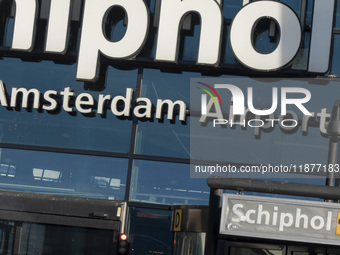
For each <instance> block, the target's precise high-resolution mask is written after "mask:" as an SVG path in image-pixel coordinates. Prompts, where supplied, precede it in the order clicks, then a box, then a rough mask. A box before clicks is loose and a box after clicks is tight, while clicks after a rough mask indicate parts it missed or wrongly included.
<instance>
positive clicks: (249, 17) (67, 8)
mask: <svg viewBox="0 0 340 255" xmlns="http://www.w3.org/2000/svg"><path fill="white" fill-rule="evenodd" d="M240 1H241V0H240ZM13 2H14V4H15V7H16V8H15V10H16V12H15V23H14V30H13V38H12V45H11V50H12V51H24V52H25V51H26V52H29V51H31V50H32V49H33V48H34V35H35V30H36V22H37V13H38V3H37V2H38V1H37V0H13ZM222 4H223V2H222V3H221V0H216V1H215V0H161V2H160V8H159V10H156V12H159V13H155V15H154V16H155V17H156V16H157V17H158V20H157V21H156V22H158V23H157V24H156V26H158V32H157V34H156V36H157V39H156V45H155V46H156V47H155V48H156V53H155V57H154V61H155V62H162V63H163V66H164V64H165V63H172V64H176V63H177V57H178V51H179V43H178V41H179V30H180V27H181V26H180V23H181V22H182V20H183V18H184V17H185V16H186V15H187V14H188V13H197V14H199V16H200V18H201V30H200V39H199V47H198V53H197V63H196V65H201V66H211V67H218V66H219V65H220V63H219V62H220V56H221V42H222V39H224V38H225V37H226V35H225V34H223V24H224V17H223V14H222V11H221V6H222ZM334 5H335V1H334V0H315V1H314V8H313V22H312V26H311V40H310V49H309V56H308V65H307V72H309V73H314V74H318V73H319V74H323V73H326V72H327V71H328V69H329V61H330V60H329V59H330V52H331V41H332V30H333V16H334ZM71 6H72V5H71V0H51V4H50V10H49V18H48V26H47V35H46V41H45V46H44V47H45V49H44V50H45V53H53V54H61V55H62V54H65V53H66V51H67V44H68V37H69V36H68V34H69V30H70V28H69V24H70V16H71V15H70V13H71ZM114 7H118V8H121V9H123V10H124V12H125V14H126V17H127V18H126V21H127V24H126V31H125V34H124V36H123V37H122V38H121V39H120V40H119V41H111V40H109V39H108V38H107V36H105V33H104V32H103V26H104V22H105V20H106V19H107V15H108V12H109V11H110V10H111V9H112V8H114ZM263 18H269V19H271V20H274V21H275V23H276V24H277V26H278V27H279V32H280V37H279V42H278V45H277V47H276V49H275V50H274V51H272V52H270V53H266V54H264V53H260V52H258V51H257V50H256V49H255V47H254V42H253V41H252V33H253V30H254V29H253V28H254V26H255V25H256V24H257V22H258V21H259V20H260V19H263ZM153 22H154V23H155V20H154V21H153ZM150 23H151V22H150V13H149V9H148V6H147V5H146V3H145V2H144V1H143V0H129V1H126V0H105V1H104V0H85V1H84V11H83V19H82V27H81V35H80V46H79V52H78V65H77V73H76V78H77V79H78V80H83V81H93V80H96V79H97V78H98V70H99V65H100V57H104V58H106V59H113V60H126V61H129V60H136V57H137V56H138V54H139V53H140V52H141V51H142V49H143V47H144V45H145V42H146V41H147V38H148V32H149V31H148V30H149V27H150ZM302 38H303V32H302V26H301V23H300V20H299V18H298V17H297V16H296V14H295V12H294V11H293V10H292V9H291V8H290V7H288V6H287V5H285V4H283V3H280V2H277V1H256V2H252V3H249V4H247V5H245V6H244V7H243V8H241V10H240V11H239V12H238V13H237V15H236V16H235V18H234V20H233V21H232V25H231V28H230V38H229V39H228V40H230V42H231V47H232V50H233V53H234V55H235V57H236V58H237V59H238V60H239V62H240V63H241V64H242V65H244V66H245V67H248V68H250V69H252V70H255V71H260V72H261V71H266V72H274V71H276V70H278V69H282V68H285V67H286V66H287V65H288V64H289V63H290V62H291V61H292V60H293V59H294V57H295V56H296V55H297V53H298V51H299V49H300V45H301V40H302ZM179 68H180V66H179Z"/></svg>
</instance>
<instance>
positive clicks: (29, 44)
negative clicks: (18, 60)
mask: <svg viewBox="0 0 340 255" xmlns="http://www.w3.org/2000/svg"><path fill="white" fill-rule="evenodd" d="M36 15H37V2H36V0H15V21H14V31H13V41H12V50H25V51H30V50H32V49H33V35H34V24H35V19H36Z"/></svg>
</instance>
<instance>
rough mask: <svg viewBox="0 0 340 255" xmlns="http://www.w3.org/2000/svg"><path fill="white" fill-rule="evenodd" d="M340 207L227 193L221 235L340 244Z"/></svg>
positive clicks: (224, 200) (321, 203)
mask: <svg viewBox="0 0 340 255" xmlns="http://www.w3.org/2000/svg"><path fill="white" fill-rule="evenodd" d="M339 220H340V205H339V204H334V203H325V202H310V201H304V200H292V199H281V198H266V197H256V196H242V195H230V194H224V196H223V206H222V215H221V223H220V234H224V235H233V236H247V237H257V238H269V239H277V240H285V241H301V242H308V243H322V244H334V245H338V244H339V243H340V224H339Z"/></svg>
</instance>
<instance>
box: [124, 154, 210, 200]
mask: <svg viewBox="0 0 340 255" xmlns="http://www.w3.org/2000/svg"><path fill="white" fill-rule="evenodd" d="M130 199H131V200H132V201H139V202H146V203H161V204H196V205H206V204H208V201H209V188H208V186H207V184H206V179H190V169H189V165H188V164H179V163H169V162H155V161H144V160H136V161H135V162H134V167H133V173H132V187H131V197H130Z"/></svg>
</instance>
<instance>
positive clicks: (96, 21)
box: [76, 0, 149, 80]
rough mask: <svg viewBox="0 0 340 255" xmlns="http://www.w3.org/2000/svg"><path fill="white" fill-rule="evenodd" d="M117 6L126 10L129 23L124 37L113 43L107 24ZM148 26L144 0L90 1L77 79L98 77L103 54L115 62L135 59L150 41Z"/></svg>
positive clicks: (86, 3) (85, 16)
mask: <svg viewBox="0 0 340 255" xmlns="http://www.w3.org/2000/svg"><path fill="white" fill-rule="evenodd" d="M115 6H117V7H120V8H122V9H124V11H125V13H126V15H127V20H128V24H127V28H126V32H125V34H124V37H123V38H122V39H121V40H119V41H118V42H111V41H109V40H108V39H107V38H106V36H105V35H104V31H103V22H104V20H105V18H106V15H107V14H108V12H109V11H110V9H111V8H113V7H115ZM148 24H149V12H148V9H147V6H146V5H145V3H144V2H143V0H125V1H124V0H105V1H98V0H86V1H85V10H84V18H83V26H82V34H81V43H80V49H79V58H78V67H77V77H76V78H77V79H80V80H95V79H96V78H98V77H97V70H98V68H99V60H98V59H99V54H100V53H102V54H103V55H105V56H106V57H109V58H114V59H121V58H124V59H129V58H133V57H135V56H136V55H137V54H138V53H139V51H140V49H141V48H142V47H143V45H144V42H145V40H146V36H147V32H148Z"/></svg>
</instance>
